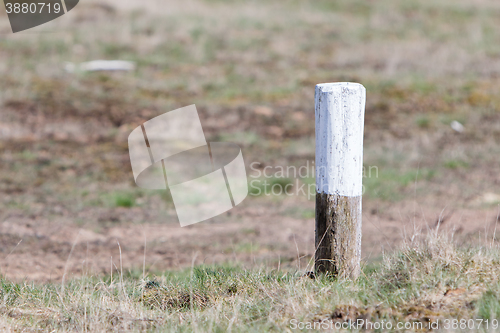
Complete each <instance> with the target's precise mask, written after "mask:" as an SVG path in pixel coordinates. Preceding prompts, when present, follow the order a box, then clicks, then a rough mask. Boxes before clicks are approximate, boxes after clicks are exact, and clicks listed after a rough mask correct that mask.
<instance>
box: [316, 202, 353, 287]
mask: <svg viewBox="0 0 500 333" xmlns="http://www.w3.org/2000/svg"><path fill="white" fill-rule="evenodd" d="M359 221H361V196H357V197H347V196H341V195H337V194H327V193H316V254H315V261H314V267H315V271H316V273H323V274H328V275H332V276H335V277H337V278H350V279H356V278H357V277H358V276H359V274H360V272H361V268H360V259H361V223H359Z"/></svg>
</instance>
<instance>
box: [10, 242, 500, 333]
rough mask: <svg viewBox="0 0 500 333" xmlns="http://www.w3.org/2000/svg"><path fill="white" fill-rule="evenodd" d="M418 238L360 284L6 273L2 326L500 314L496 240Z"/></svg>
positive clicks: (211, 326)
mask: <svg viewBox="0 0 500 333" xmlns="http://www.w3.org/2000/svg"><path fill="white" fill-rule="evenodd" d="M417 238H418V237H417ZM417 238H415V239H413V241H409V242H408V243H406V244H405V245H404V246H403V247H402V248H401V249H400V250H399V251H397V252H395V253H393V254H390V255H386V256H385V257H384V261H383V262H381V263H378V264H371V265H369V266H365V267H364V269H363V273H362V275H361V276H360V278H359V279H357V280H356V281H349V280H336V279H334V278H332V277H328V276H317V277H315V278H314V279H311V278H309V277H307V276H304V275H303V274H304V272H303V271H283V270H280V269H277V270H276V269H273V270H270V269H269V268H264V267H262V268H254V269H251V270H248V269H244V268H243V267H241V266H238V265H230V264H228V265H218V266H206V265H204V266H195V267H193V268H191V269H186V270H182V271H166V272H162V273H159V274H158V275H152V274H148V275H142V274H141V273H140V272H135V271H134V272H125V273H124V272H122V271H121V270H120V269H119V268H117V269H116V270H115V271H114V272H113V274H112V275H109V276H106V277H103V278H97V277H92V276H89V275H87V276H84V277H82V278H80V279H72V280H70V281H69V282H67V283H66V284H63V285H57V284H43V285H37V284H32V283H14V282H11V281H7V280H5V279H2V280H1V281H0V288H1V289H0V296H1V300H2V301H1V303H0V318H1V324H2V325H3V328H4V329H10V328H14V327H16V328H17V329H24V330H31V329H35V328H39V329H40V328H41V329H42V330H45V331H52V330H61V331H68V330H69V331H85V330H87V331H89V332H96V331H109V330H113V331H116V330H119V331H121V330H128V331H144V330H146V331H152V330H161V331H170V332H223V331H228V330H230V331H234V332H267V331H283V330H286V329H290V328H293V325H295V324H294V323H297V322H304V323H314V322H323V323H328V322H330V321H332V322H333V323H335V322H337V323H342V322H345V321H348V320H349V319H350V320H356V319H360V318H362V319H365V320H369V321H372V322H376V321H382V320H384V321H385V322H391V323H392V324H393V325H394V326H395V325H397V323H398V322H403V323H410V324H411V325H413V326H412V327H418V325H423V327H426V325H429V323H430V322H436V321H438V320H439V321H441V322H442V321H443V320H445V319H449V318H460V319H478V318H481V319H493V318H498V314H499V311H500V307H499V305H498V296H499V295H500V294H499V292H500V287H499V273H500V271H499V269H498V264H499V263H500V256H499V254H500V252H499V249H498V247H497V246H496V245H495V246H493V245H488V246H483V247H469V248H464V247H458V246H457V245H456V244H454V243H453V241H452V240H451V239H449V238H447V237H445V236H442V235H440V236H435V234H434V233H433V234H432V235H431V234H429V235H428V236H426V237H425V238H423V239H422V240H420V241H417V240H416V239H417ZM141 276H142V278H141ZM294 320H297V322H296V321H294ZM301 331H307V330H301ZM408 331H409V332H412V331H418V330H417V329H413V328H412V329H410V330H408Z"/></svg>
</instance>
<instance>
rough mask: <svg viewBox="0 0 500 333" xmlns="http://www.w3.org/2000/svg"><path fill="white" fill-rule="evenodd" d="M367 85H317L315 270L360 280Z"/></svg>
mask: <svg viewBox="0 0 500 333" xmlns="http://www.w3.org/2000/svg"><path fill="white" fill-rule="evenodd" d="M365 101H366V89H365V87H363V86H362V85H361V84H359V83H350V82H340V83H323V84H318V85H316V92H315V116H316V254H315V270H316V272H317V273H326V274H330V275H333V276H336V277H339V278H351V279H356V278H357V277H358V276H359V274H360V270H361V268H360V260H361V195H362V192H363V189H362V187H363V185H362V176H363V128H364V118H365V117H364V115H365Z"/></svg>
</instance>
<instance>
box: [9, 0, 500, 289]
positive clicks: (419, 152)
mask: <svg viewBox="0 0 500 333" xmlns="http://www.w3.org/2000/svg"><path fill="white" fill-rule="evenodd" d="M155 4H156V5H155V6H159V2H155ZM165 4H166V5H165V6H166V7H165V8H167V9H168V10H167V9H165V10H164V13H163V12H162V13H163V14H159V10H158V9H157V7H154V8H144V7H143V8H138V7H140V6H143V3H142V2H141V3H140V5H139V2H136V1H129V2H109V3H106V4H102V3H97V2H94V3H81V4H79V5H78V7H76V8H75V10H74V11H72V12H71V13H70V14H68V15H67V17H65V18H64V19H61V20H60V21H59V22H56V21H54V22H53V23H51V25H47V27H45V28H40V31H39V32H40V33H39V34H33V33H31V34H30V33H24V34H19V35H11V34H7V33H6V32H5V31H6V30H5V29H8V26H7V25H6V24H5V16H0V19H2V21H0V31H2V34H1V35H0V252H1V253H0V272H1V274H3V275H4V276H6V277H7V278H9V279H14V280H22V279H28V280H35V281H40V282H44V281H49V280H51V281H60V280H62V279H63V276H65V278H70V277H77V276H81V275H82V274H99V275H101V274H110V273H111V271H113V272H117V271H121V270H122V269H123V271H124V272H130V274H139V275H140V274H142V271H143V267H144V268H145V270H146V271H148V272H153V273H154V272H160V271H162V270H165V269H178V268H182V267H188V266H191V265H196V264H200V263H222V262H233V263H238V264H241V265H244V266H246V267H252V266H254V265H268V266H270V267H275V268H276V269H278V268H280V267H286V268H290V269H298V270H301V271H305V270H307V269H308V268H309V269H310V268H311V266H310V263H311V262H310V259H311V256H312V255H313V254H314V198H310V199H308V198H307V197H305V196H303V195H300V194H299V195H292V196H286V195H272V194H269V195H267V194H264V195H254V194H255V192H252V193H251V195H249V197H248V198H247V199H246V200H245V201H244V202H243V203H242V204H241V205H240V206H238V207H237V208H235V209H233V210H232V211H230V212H229V213H227V214H224V215H223V216H219V217H217V218H214V219H212V220H210V221H207V222H202V223H199V224H196V225H193V226H189V227H185V228H181V227H180V226H179V225H178V223H177V218H176V215H175V210H174V207H173V204H172V201H171V199H170V197H169V194H168V192H164V193H162V192H158V191H145V190H141V189H139V188H137V187H136V186H135V184H134V182H133V178H132V172H131V168H130V161H129V157H128V153H127V136H128V134H129V133H130V131H131V130H132V129H134V128H135V127H136V126H138V125H139V124H141V123H142V122H144V121H146V120H148V119H150V118H152V117H154V116H156V115H159V114H162V113H163V112H166V111H169V110H173V109H175V108H178V107H181V106H184V105H189V104H193V103H196V105H197V107H198V111H199V113H200V117H201V119H202V124H203V127H204V131H205V134H206V136H207V139H208V140H209V141H210V140H213V141H231V142H235V143H238V144H239V145H240V146H241V147H242V151H243V155H244V158H245V163H246V165H247V172H248V175H249V180H254V179H259V180H262V177H260V178H253V177H256V176H257V174H258V172H259V171H261V172H262V171H263V170H264V167H266V166H269V167H272V169H271V170H272V171H270V174H271V177H270V181H271V182H273V184H286V183H287V182H292V183H294V184H295V182H297V183H296V184H297V185H296V186H294V188H298V187H299V186H300V185H302V184H306V185H307V184H310V183H311V182H312V180H313V177H312V176H311V174H308V176H307V177H295V176H292V175H285V176H279V175H277V174H276V170H277V168H276V167H278V166H285V167H286V166H295V167H300V166H305V165H308V166H310V165H311V162H312V161H313V160H314V140H313V138H314V98H313V95H314V85H315V84H316V83H320V82H327V81H329V82H334V81H357V82H361V83H363V84H364V85H365V86H366V87H367V91H368V100H367V109H366V129H365V167H366V168H367V170H371V169H369V168H370V167H375V168H376V169H373V170H376V172H375V171H373V174H367V175H366V178H365V180H364V184H365V187H366V192H365V195H364V198H363V258H364V260H365V262H370V261H377V260H380V257H381V254H382V253H383V251H392V250H393V249H394V248H395V247H397V246H398V244H399V243H400V242H402V241H403V240H405V239H409V238H411V237H419V235H421V234H425V233H427V232H450V233H451V232H453V233H454V235H455V236H454V237H455V239H456V240H457V242H459V243H464V244H467V243H471V242H480V243H484V242H492V241H493V242H496V241H497V240H496V238H495V235H496V227H497V225H498V220H499V219H498V214H499V208H498V204H499V203H500V191H499V190H498V186H499V184H500V167H499V166H500V159H499V158H498V156H500V146H499V145H498V142H500V125H499V124H500V112H499V111H498V110H499V106H500V99H499V98H498V96H497V91H498V87H499V86H500V83H499V81H498V73H500V56H499V55H500V49H498V47H495V46H494V45H500V44H499V43H497V42H496V41H497V40H498V39H499V38H500V37H499V36H498V34H497V33H496V32H492V31H500V30H499V29H498V28H500V27H499V26H498V20H497V16H498V15H499V8H498V4H497V3H496V2H492V1H482V2H478V3H477V4H475V6H470V5H468V4H467V3H466V2H460V3H457V2H455V1H454V2H449V1H438V2H436V3H435V4H433V5H430V4H423V3H421V4H419V5H416V6H409V5H401V4H400V5H397V6H393V2H391V1H381V2H378V3H372V2H370V3H366V4H365V3H364V2H358V1H351V2H347V1H341V2H339V4H338V5H335V6H334V5H330V4H328V3H327V2H325V1H316V2H304V3H303V4H297V3H295V2H293V1H290V2H284V3H275V2H269V3H268V2H266V3H263V2H262V3H261V2H259V3H258V4H243V3H240V2H231V1H215V2H212V1H208V0H207V1H193V2H186V3H185V4H183V5H180V4H179V3H178V2H173V1H169V2H165ZM125 5H126V6H125ZM476 5H477V6H476ZM388 7H390V8H391V11H388V10H387V8H388ZM275 13H281V14H282V15H275ZM443 18H446V20H445V19H443ZM394 26H397V27H398V28H397V29H395V28H394ZM1 29H3V30H1ZM43 29H46V30H43ZM55 29H60V31H59V32H54V31H55ZM495 29H496V30H495ZM463 34H467V36H469V38H467V39H466V40H465V41H464V40H463V39H462V35H463ZM101 58H106V59H126V60H132V61H135V62H137V64H138V69H137V71H136V72H134V73H83V74H82V73H80V74H70V73H66V72H65V71H64V69H63V68H64V65H63V64H64V62H65V61H71V62H81V61H88V60H92V59H101ZM453 120H457V121H460V122H461V123H463V124H464V126H465V130H464V131H463V132H460V133H459V132H457V131H455V130H453V129H452V128H451V127H450V123H451V122H452V121H453ZM255 162H258V163H257V164H258V165H259V169H258V170H259V171H256V170H257V168H256V167H252V165H253V164H252V163H255ZM257 164H255V165H257ZM308 264H309V266H308ZM138 272H139V273H138ZM113 274H114V273H113Z"/></svg>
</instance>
